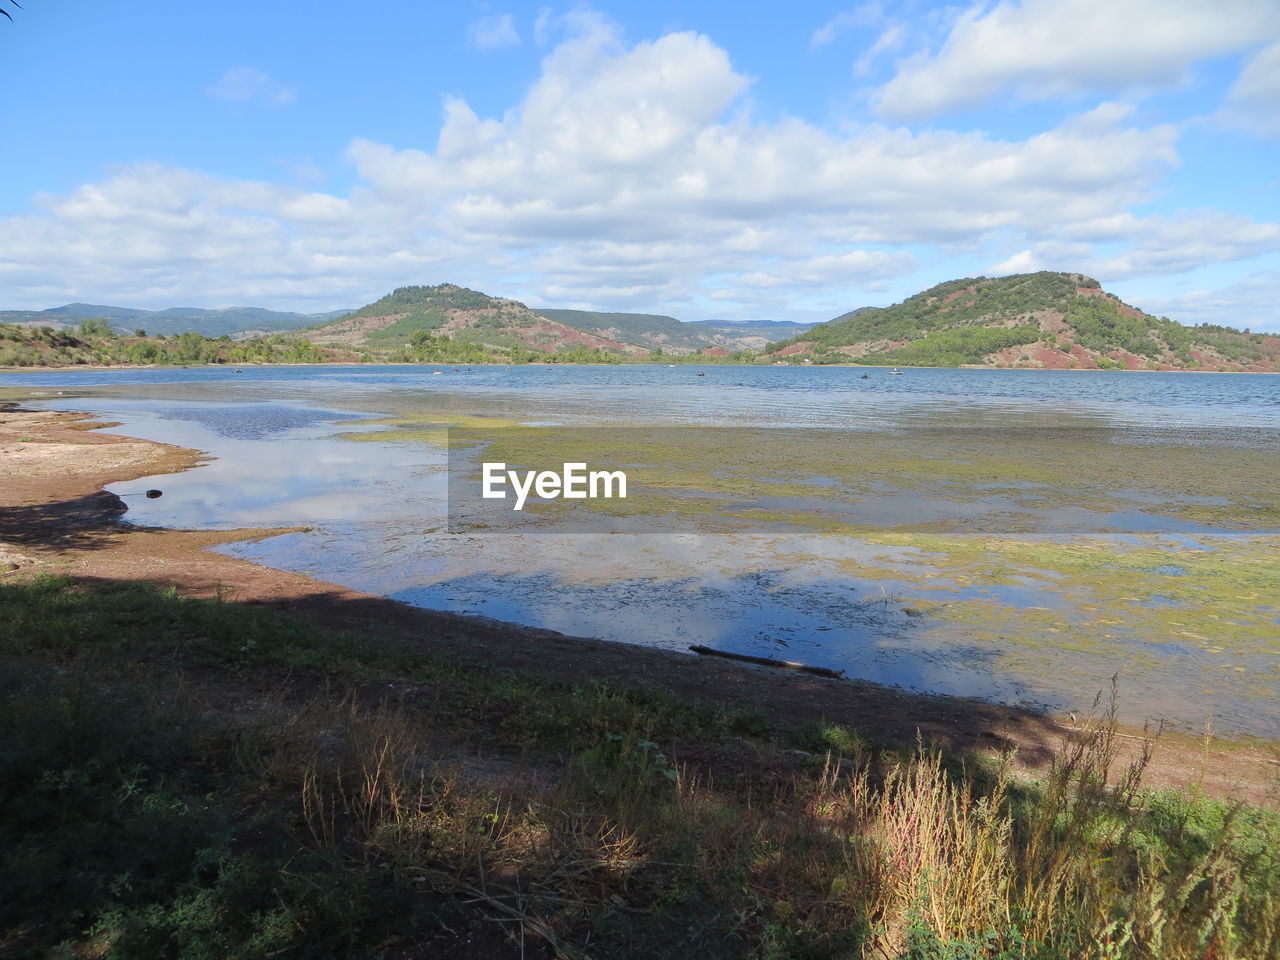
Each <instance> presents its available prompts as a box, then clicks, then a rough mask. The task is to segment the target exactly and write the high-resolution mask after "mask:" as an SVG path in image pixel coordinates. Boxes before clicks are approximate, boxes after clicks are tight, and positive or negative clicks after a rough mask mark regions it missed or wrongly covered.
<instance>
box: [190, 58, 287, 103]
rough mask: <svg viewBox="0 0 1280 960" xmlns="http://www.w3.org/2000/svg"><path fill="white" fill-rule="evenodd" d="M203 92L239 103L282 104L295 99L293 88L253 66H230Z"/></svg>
mask: <svg viewBox="0 0 1280 960" xmlns="http://www.w3.org/2000/svg"><path fill="white" fill-rule="evenodd" d="M205 92H206V93H207V94H209V96H211V97H213V98H214V99H215V100H231V101H234V102H240V103H268V104H277V105H283V104H288V103H293V101H294V100H295V99H297V94H296V92H295V91H294V90H291V89H290V88H289V87H286V86H285V85H284V84H282V83H280V82H279V81H277V80H274V79H272V77H271V75H270V74H267V73H263V72H262V71H261V70H257V69H255V68H253V67H230V68H229V69H228V70H227V71H226V72H225V73H224V74H223V75H222V77H221V78H220V79H219V80H218V82H217V83H215V84H213V85H212V86H210V87H206V88H205Z"/></svg>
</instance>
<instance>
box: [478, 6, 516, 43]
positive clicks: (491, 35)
mask: <svg viewBox="0 0 1280 960" xmlns="http://www.w3.org/2000/svg"><path fill="white" fill-rule="evenodd" d="M467 41H468V42H469V43H470V44H471V45H472V46H474V47H476V48H478V49H480V50H499V49H501V48H502V47H515V46H519V45H520V34H519V33H517V32H516V22H515V19H514V18H513V17H512V16H511V14H509V13H501V14H495V15H493V16H487V17H481V18H480V19H479V20H476V21H473V22H472V23H471V24H470V26H468V27H467Z"/></svg>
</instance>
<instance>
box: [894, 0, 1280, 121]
mask: <svg viewBox="0 0 1280 960" xmlns="http://www.w3.org/2000/svg"><path fill="white" fill-rule="evenodd" d="M1278 36H1280V5H1277V4H1276V3H1275V2H1274V0H1221V2H1219V3H1214V4H1207V3H1204V2H1203V0H1124V2H1117V0H1020V2H1017V0H1003V2H1001V3H998V4H996V5H995V6H994V7H991V6H989V4H987V3H985V2H982V3H975V4H974V5H973V6H971V7H969V8H968V9H966V10H964V11H963V12H962V13H961V14H960V16H959V17H958V19H957V20H956V21H955V24H954V26H953V27H952V28H951V30H950V32H949V33H948V34H947V37H946V40H945V41H944V42H943V44H942V46H941V49H939V50H937V51H936V52H933V51H928V50H924V51H920V52H918V53H916V54H914V55H913V56H911V57H908V58H906V59H905V60H903V61H902V62H901V63H900V64H899V69H898V72H897V74H896V75H895V76H894V77H893V79H892V80H890V81H889V82H888V83H887V84H886V85H885V86H884V87H883V88H881V89H880V91H878V93H877V94H876V96H875V104H876V106H877V107H878V109H879V110H880V111H881V112H882V113H883V114H884V115H885V116H888V117H893V118H896V119H918V118H923V117H931V116H936V115H938V114H940V113H945V112H947V111H951V110H957V109H965V108H971V107H978V106H981V105H982V104H983V103H985V102H987V101H988V100H990V99H991V98H993V97H995V96H997V95H1000V94H1005V93H1012V94H1014V95H1015V96H1017V97H1019V98H1020V99H1023V100H1040V99H1046V98H1050V97H1060V96H1072V95H1077V94H1081V93H1084V92H1091V91H1111V90H1133V89H1151V88H1158V87H1167V86H1170V85H1175V84H1177V83H1179V82H1181V81H1183V80H1184V79H1185V78H1186V77H1187V71H1188V70H1189V68H1190V67H1191V66H1192V65H1193V64H1195V63H1196V62H1198V61H1200V60H1204V59H1206V58H1209V57H1217V56H1223V55H1226V54H1232V53H1238V52H1241V51H1245V50H1249V49H1251V48H1253V47H1255V46H1256V45H1257V44H1258V43H1259V42H1260V41H1264V40H1266V39H1270V38H1275V37H1278Z"/></svg>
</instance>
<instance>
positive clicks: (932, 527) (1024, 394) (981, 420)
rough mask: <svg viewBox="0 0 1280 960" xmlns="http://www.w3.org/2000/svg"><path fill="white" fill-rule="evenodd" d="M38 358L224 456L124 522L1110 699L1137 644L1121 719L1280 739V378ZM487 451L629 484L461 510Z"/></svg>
mask: <svg viewBox="0 0 1280 960" xmlns="http://www.w3.org/2000/svg"><path fill="white" fill-rule="evenodd" d="M435 371H440V372H439V373H437V372H435ZM864 374H865V375H866V378H865V379H864V378H863V377H864ZM23 386H31V387H36V388H39V389H41V390H42V391H44V392H47V393H48V394H50V396H49V397H48V398H47V399H44V400H41V401H40V403H41V404H42V405H46V406H51V407H57V408H60V409H83V410H88V411H91V412H93V413H95V414H97V415H99V416H102V417H106V418H109V419H111V420H114V421H119V422H120V423H121V424H122V426H120V427H116V428H113V430H114V432H121V433H128V434H133V435H136V436H141V437H146V438H148V439H154V440H160V441H164V442H169V443H176V444H180V445H182V446H187V447H194V448H196V449H200V450H203V451H206V452H207V453H209V454H210V455H211V456H212V457H213V458H214V459H212V460H211V461H210V462H209V463H208V464H206V465H205V466H201V467H198V468H196V469H193V470H191V471H188V472H187V473H185V474H182V475H180V476H166V477H163V478H159V479H151V480H149V479H146V478H144V479H142V480H139V481H136V482H132V483H128V484H119V485H116V486H115V487H113V488H112V489H114V490H115V491H116V492H119V493H126V492H135V491H140V490H143V489H145V488H146V487H148V486H159V487H162V488H163V489H164V491H165V496H164V497H163V498H162V499H160V500H145V499H143V498H140V497H138V498H130V499H129V501H128V502H129V505H130V512H129V514H128V518H129V519H131V520H133V521H134V522H139V523H149V524H164V525H171V526H183V527H220V528H225V527H242V526H281V525H294V524H309V525H311V526H312V528H313V529H312V530H311V531H309V532H307V533H296V534H287V535H284V536H279V537H274V538H271V539H269V540H265V541H261V542H254V543H239V544H233V545H229V546H227V547H225V548H222V549H225V550H226V551H227V552H229V553H232V554H234V555H237V556H242V557H246V558H248V559H252V560H255V561H258V562H262V563H266V564H269V565H272V566H276V567H280V568H283V569H289V570H293V571H299V572H304V573H308V574H311V575H314V576H316V577H319V578H322V579H325V580H330V581H334V582H338V583H342V584H344V585H347V586H350V587H353V588H356V589H361V590H366V591H370V592H374V593H379V594H384V595H387V596H391V597H394V598H396V599H399V600H403V601H405V602H408V603H413V604H418V605H421V606H426V607H433V608H440V609H447V610H453V611H457V612H465V613H473V614H479V615H484V616H489V617H494V618H497V619H501V620H509V621H514V622H519V623H526V624H532V625H536V626H541V627H546V628H550V629H555V630H560V631H563V632H565V633H571V634H578V635H586V636H597V637H604V638H607V639H612V640H616V641H619V642H627V643H639V644H646V645H652V646H658V647H663V648H668V649H676V650H682V649H686V648H687V647H688V646H689V645H690V644H695V643H700V644H705V645H708V646H713V647H719V648H723V649H727V650H732V651H736V652H742V653H750V654H756V655H762V656H772V657H781V658H784V659H788V660H799V661H803V662H806V663H810V664H814V665H818V666H826V667H832V668H835V669H842V670H845V671H846V672H847V674H848V675H850V676H857V677H862V678H866V679H870V680H876V681H880V682H884V683H892V684H898V685H901V686H904V687H908V688H911V689H915V690H922V691H930V692H943V693H958V694H966V695H975V696H981V697H985V698H989V699H993V700H999V701H1002V702H1009V703H1026V704H1034V705H1040V706H1045V707H1049V708H1053V709H1075V710H1079V709H1087V708H1088V706H1089V703H1090V702H1091V701H1092V699H1093V695H1094V693H1095V692H1097V691H1099V690H1101V689H1102V688H1103V687H1105V686H1106V684H1107V682H1108V679H1109V678H1110V677H1111V676H1112V675H1117V676H1118V678H1119V683H1120V690H1121V697H1122V700H1123V704H1122V706H1123V711H1124V714H1125V716H1126V718H1127V719H1130V720H1135V721H1141V720H1143V719H1145V718H1148V717H1162V718H1166V719H1168V720H1170V721H1171V722H1173V723H1174V724H1175V725H1177V726H1181V727H1183V728H1186V729H1192V730H1194V729H1199V728H1200V727H1202V725H1203V724H1204V722H1205V720H1206V719H1207V718H1212V721H1213V726H1214V729H1215V731H1217V732H1236V733H1248V734H1254V735H1260V736H1266V737H1280V707H1278V706H1277V704H1278V703H1280V696H1278V695H1277V694H1278V693H1280V561H1277V559H1276V557H1277V550H1276V548H1277V546H1280V503H1277V493H1276V477H1278V476H1280V377H1274V376H1266V375H1210V374H1158V373H1122V372H1092V371H1090V372H1076V371H1015V370H950V369H948V370H935V369H914V368H913V369H908V370H905V371H904V372H903V375H902V376H890V375H889V374H888V372H887V371H885V370H882V369H865V370H864V369H862V368H835V367H819V368H805V367H728V366H714V365H710V366H705V367H699V366H696V365H688V364H683V365H678V366H675V367H667V366H657V365H648V366H631V365H626V366H599V367H596V366H581V367H580V366H522V367H512V368H507V367H501V366H495V367H472V368H454V367H449V366H439V365H426V366H422V367H416V366H352V367H246V368H243V369H236V368H226V367H218V368H190V369H147V370H120V371H93V370H86V371H78V372H40V373H30V374H25V373H18V374H5V375H0V387H23ZM57 391H62V395H61V396H57V395H56V393H57ZM481 458H483V459H486V460H502V461H504V462H508V463H512V464H524V465H527V466H534V465H544V464H554V465H556V466H559V464H560V463H561V462H562V461H569V460H587V461H589V462H591V463H593V464H595V463H601V464H607V465H610V466H617V465H623V466H625V467H626V468H627V469H628V470H629V471H630V473H629V477H630V478H631V479H632V487H633V489H632V490H631V491H630V492H629V497H628V499H627V500H626V501H617V502H608V503H600V502H593V503H591V504H589V505H582V507H581V508H580V505H578V504H568V503H566V502H564V501H559V502H556V503H535V504H533V505H532V506H531V509H529V510H528V511H526V512H525V513H526V514H527V515H524V516H520V517H518V518H517V517H515V516H514V515H512V514H510V512H509V511H508V513H507V515H506V516H505V517H498V516H496V515H494V514H492V513H491V512H489V513H485V512H482V511H480V510H478V509H476V510H471V509H461V508H460V506H459V503H458V497H457V496H456V495H455V496H453V497H450V482H449V481H451V480H452V481H453V482H454V484H455V485H457V484H462V483H467V482H470V481H471V480H473V479H474V477H475V475H476V470H477V469H478V461H479V460H480V459H481ZM535 461H538V463H536V464H535ZM485 506H486V508H489V509H492V508H493V505H492V503H490V504H487V505H485Z"/></svg>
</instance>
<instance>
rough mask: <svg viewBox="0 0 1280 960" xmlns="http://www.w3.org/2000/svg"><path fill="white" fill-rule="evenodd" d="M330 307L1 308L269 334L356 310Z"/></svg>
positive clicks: (5, 318) (11, 316)
mask: <svg viewBox="0 0 1280 960" xmlns="http://www.w3.org/2000/svg"><path fill="white" fill-rule="evenodd" d="M350 312H351V311H349V310H330V311H328V312H327V313H282V312H280V311H277V310H264V309H262V308H261V307H228V308H226V309H225V310H208V309H205V308H202V307H170V308H169V309H167V310H139V309H137V308H135V307H111V306H104V305H101V304H96V303H68V304H66V305H65V306H62V307H53V308H52V309H49V310H4V311H0V323H16V324H19V325H20V326H49V327H53V328H54V329H58V330H60V329H65V328H67V327H74V326H76V325H78V324H79V323H80V322H81V321H82V320H89V319H92V318H94V317H103V318H105V319H106V320H108V321H110V323H111V326H112V327H114V328H115V329H116V330H117V331H118V332H120V333H133V332H134V331H135V330H145V331H146V332H147V333H149V334H151V335H153V336H154V335H156V334H164V335H165V336H169V335H171V334H178V333H200V334H204V335H205V336H206V337H221V336H231V337H240V338H244V337H250V336H255V335H257V334H264V333H280V332H282V331H285V330H297V329H298V328H299V327H307V326H311V325H312V324H315V323H323V322H324V321H326V320H332V319H334V318H335V317H341V316H343V315H344V314H347V313H350Z"/></svg>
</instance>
